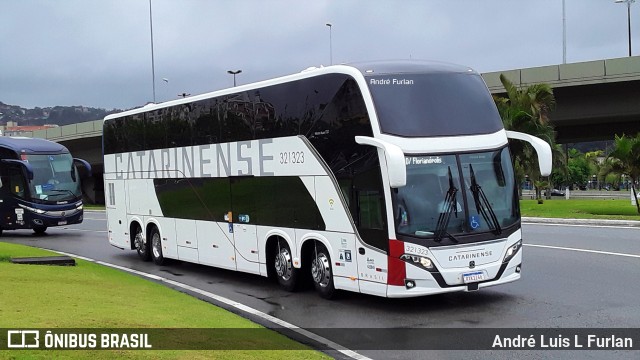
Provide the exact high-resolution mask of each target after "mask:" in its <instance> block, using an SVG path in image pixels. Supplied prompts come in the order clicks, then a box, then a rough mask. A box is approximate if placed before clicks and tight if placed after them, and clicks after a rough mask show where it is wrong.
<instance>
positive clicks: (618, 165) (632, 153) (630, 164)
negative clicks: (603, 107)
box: [603, 133, 640, 214]
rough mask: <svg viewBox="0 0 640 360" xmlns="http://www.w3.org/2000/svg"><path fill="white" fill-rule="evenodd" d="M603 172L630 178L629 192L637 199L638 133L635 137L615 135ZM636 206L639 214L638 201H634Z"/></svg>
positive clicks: (639, 175)
mask: <svg viewBox="0 0 640 360" xmlns="http://www.w3.org/2000/svg"><path fill="white" fill-rule="evenodd" d="M603 172H604V174H605V175H608V174H610V173H617V174H620V175H621V174H624V175H627V176H629V178H630V179H631V193H632V194H633V197H634V198H635V199H638V194H637V192H636V182H637V181H638V180H640V133H638V134H637V135H636V137H628V136H625V135H624V134H622V136H618V135H616V138H615V142H614V148H613V151H612V152H611V153H609V156H607V162H606V169H604V171H603ZM636 207H637V209H638V213H639V214H640V202H638V201H636Z"/></svg>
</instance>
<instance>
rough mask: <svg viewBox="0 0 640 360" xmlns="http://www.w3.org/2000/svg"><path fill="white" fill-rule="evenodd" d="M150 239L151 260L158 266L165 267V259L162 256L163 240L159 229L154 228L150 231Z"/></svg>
mask: <svg viewBox="0 0 640 360" xmlns="http://www.w3.org/2000/svg"><path fill="white" fill-rule="evenodd" d="M149 237H150V238H151V259H153V262H154V263H155V264H156V265H163V264H164V263H165V259H164V256H162V238H161V237H160V231H159V230H158V228H157V227H155V226H152V227H151V229H149Z"/></svg>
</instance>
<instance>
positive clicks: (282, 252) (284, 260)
mask: <svg viewBox="0 0 640 360" xmlns="http://www.w3.org/2000/svg"><path fill="white" fill-rule="evenodd" d="M273 258H274V260H273V269H274V273H275V275H276V278H277V279H278V283H279V284H280V287H282V288H283V289H284V290H286V291H295V290H296V287H297V285H298V275H299V272H300V269H296V268H295V267H293V254H292V253H291V249H290V248H289V245H288V244H287V242H286V241H285V240H284V239H278V244H277V246H276V247H275V254H274V257H273Z"/></svg>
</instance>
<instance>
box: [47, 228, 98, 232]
mask: <svg viewBox="0 0 640 360" xmlns="http://www.w3.org/2000/svg"><path fill="white" fill-rule="evenodd" d="M50 230H65V231H67V230H68V231H83V232H98V233H106V232H108V231H107V230H91V229H72V228H68V227H63V228H53V229H50Z"/></svg>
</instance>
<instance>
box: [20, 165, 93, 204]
mask: <svg viewBox="0 0 640 360" xmlns="http://www.w3.org/2000/svg"><path fill="white" fill-rule="evenodd" d="M26 160H27V161H28V162H29V164H30V165H31V167H32V168H33V179H32V180H31V181H29V190H30V195H31V200H33V201H34V202H38V203H45V204H46V203H54V204H57V203H61V202H67V201H76V200H78V198H79V197H81V196H82V192H81V190H80V178H79V176H78V171H77V170H76V168H75V167H74V166H73V158H72V157H71V154H68V153H67V154H56V155H40V154H38V155H27V156H26Z"/></svg>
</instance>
